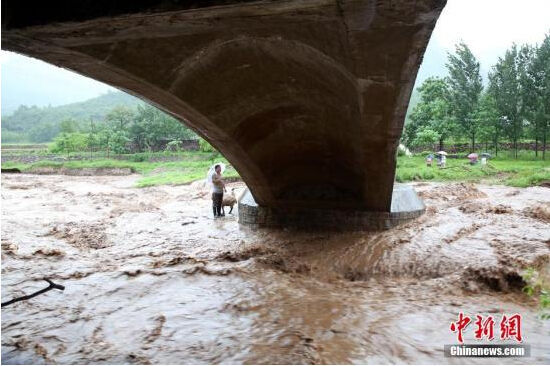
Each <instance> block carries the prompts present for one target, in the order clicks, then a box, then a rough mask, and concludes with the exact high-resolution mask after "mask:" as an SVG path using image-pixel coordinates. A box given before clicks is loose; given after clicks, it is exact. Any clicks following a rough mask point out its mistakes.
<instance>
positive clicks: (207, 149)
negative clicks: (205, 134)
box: [199, 137, 216, 152]
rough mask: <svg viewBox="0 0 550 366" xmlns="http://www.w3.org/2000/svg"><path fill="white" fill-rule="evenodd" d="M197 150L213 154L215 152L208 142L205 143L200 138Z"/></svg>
mask: <svg viewBox="0 0 550 366" xmlns="http://www.w3.org/2000/svg"><path fill="white" fill-rule="evenodd" d="M199 150H200V151H202V152H215V151H216V149H214V147H212V145H210V144H209V143H208V141H206V140H205V139H203V138H202V137H201V138H199Z"/></svg>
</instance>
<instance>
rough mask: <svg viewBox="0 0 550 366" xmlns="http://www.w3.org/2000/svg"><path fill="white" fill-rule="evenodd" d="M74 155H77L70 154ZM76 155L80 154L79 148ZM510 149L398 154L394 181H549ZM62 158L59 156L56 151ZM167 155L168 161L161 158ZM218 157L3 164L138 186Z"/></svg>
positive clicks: (196, 173)
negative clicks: (114, 171) (438, 161)
mask: <svg viewBox="0 0 550 366" xmlns="http://www.w3.org/2000/svg"><path fill="white" fill-rule="evenodd" d="M75 156H78V155H75ZM80 156H84V153H81V155H80ZM510 156H511V155H510V152H502V153H501V154H499V156H498V157H497V158H494V159H490V160H489V164H488V165H487V166H484V167H482V166H481V165H480V164H477V165H474V166H472V165H469V164H468V161H467V159H464V158H462V159H451V158H448V159H447V167H446V168H445V169H439V168H438V167H437V166H436V165H435V163H434V166H433V167H431V168H430V167H427V166H426V163H425V160H424V156H421V155H418V156H413V157H410V158H409V157H406V156H400V157H398V158H397V170H396V181H398V182H411V181H443V182H445V181H474V182H481V181H483V182H487V183H491V184H507V185H510V186H515V187H528V186H532V185H537V184H539V183H541V182H543V181H550V157H549V160H546V161H543V160H541V159H540V157H539V159H535V157H534V153H533V152H520V155H519V159H517V160H515V159H513V158H511V157H510ZM60 157H62V155H60ZM166 160H169V161H166ZM218 161H221V162H223V163H226V164H228V162H227V160H225V159H224V158H223V157H222V156H221V155H219V154H215V153H204V152H198V151H195V152H178V153H175V152H170V153H166V152H160V153H141V154H129V155H124V156H117V157H116V159H115V158H113V157H111V158H106V157H97V158H95V159H83V160H65V161H50V160H41V161H38V162H36V163H20V162H4V163H2V168H18V169H20V170H21V171H30V172H32V170H33V169H36V168H45V167H51V168H67V169H82V168H119V169H123V168H128V169H131V170H132V171H134V172H136V173H138V174H141V177H140V178H139V179H138V180H137V182H136V186H137V187H149V186H156V185H164V184H171V185H177V184H188V183H190V182H192V181H194V180H197V179H203V178H204V177H205V175H206V172H207V170H208V168H209V167H210V166H211V165H212V164H213V163H214V162H218ZM224 176H226V177H238V173H237V172H236V171H235V170H234V169H233V168H232V167H231V166H229V167H228V169H227V170H226V171H225V173H224Z"/></svg>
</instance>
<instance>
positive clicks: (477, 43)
mask: <svg viewBox="0 0 550 366" xmlns="http://www.w3.org/2000/svg"><path fill="white" fill-rule="evenodd" d="M548 33H550V0H448V2H447V6H446V7H445V9H443V12H442V13H441V16H440V18H439V20H438V22H437V25H436V27H435V29H434V32H433V34H432V39H433V40H434V41H437V42H438V43H439V44H440V45H442V46H443V47H445V48H447V49H449V50H454V45H455V44H456V43H457V42H458V41H460V40H463V41H464V42H465V43H466V44H467V45H468V46H469V47H470V49H471V50H472V52H473V53H474V55H476V57H478V58H480V59H481V60H482V61H485V60H484V58H486V57H490V56H492V55H494V54H502V53H503V52H502V50H505V49H507V48H509V47H510V46H511V44H512V43H513V42H515V43H517V44H523V43H529V44H535V43H541V42H542V40H543V39H544V36H545V35H546V34H548ZM490 61H491V62H492V63H494V62H495V61H496V60H492V59H491V60H490Z"/></svg>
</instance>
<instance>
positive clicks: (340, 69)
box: [2, 0, 445, 211]
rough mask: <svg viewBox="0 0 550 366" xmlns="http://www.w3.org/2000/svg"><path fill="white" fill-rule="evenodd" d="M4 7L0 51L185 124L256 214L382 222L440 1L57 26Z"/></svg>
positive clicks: (279, 7)
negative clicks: (310, 213) (363, 215)
mask: <svg viewBox="0 0 550 366" xmlns="http://www.w3.org/2000/svg"><path fill="white" fill-rule="evenodd" d="M6 3H8V4H7V5H6ZM11 3H14V1H4V2H3V3H2V6H3V12H4V13H5V12H6V9H7V12H8V17H7V18H8V20H7V21H4V18H3V24H2V27H3V32H2V47H3V48H5V49H8V50H13V51H15V52H20V53H23V54H27V55H30V56H33V57H37V58H40V59H43V60H45V61H47V62H50V63H53V64H54V65H58V66H62V67H66V68H69V69H72V70H74V71H76V72H79V73H81V74H84V75H86V76H90V77H92V78H95V79H98V80H100V81H103V82H106V83H108V84H111V85H113V86H115V87H118V88H120V89H123V90H125V91H128V92H130V93H132V94H134V95H137V96H139V97H141V98H143V99H146V100H148V101H149V102H152V103H153V104H155V105H157V106H159V107H160V108H162V109H163V110H165V111H167V112H169V113H171V114H172V115H174V116H176V117H178V118H180V119H183V120H185V121H186V123H187V124H189V125H190V127H192V128H193V129H194V130H195V131H197V132H198V133H199V134H201V135H202V136H203V137H205V138H206V139H207V140H208V141H210V142H211V143H212V144H213V145H214V146H215V147H216V148H218V149H219V150H220V151H221V152H222V153H223V154H224V155H225V156H226V157H227V158H228V160H229V161H230V162H231V163H232V164H233V165H234V166H235V168H236V169H237V170H238V171H239V173H240V174H241V176H242V177H243V179H244V180H245V181H246V182H247V184H248V186H249V188H250V190H251V192H252V194H253V195H254V198H255V199H256V201H257V202H258V203H259V204H260V205H263V206H266V207H278V208H284V207H292V208H297V207H300V208H326V209H353V210H367V211H389V209H390V203H391V192H392V187H393V179H394V173H395V149H396V145H397V142H398V139H399V137H400V135H401V131H402V126H403V120H404V116H405V112H406V108H407V104H408V99H409V96H410V93H411V88H412V86H413V84H414V80H415V77H416V72H417V69H418V66H419V64H420V61H421V58H422V55H423V52H424V49H425V47H426V44H427V42H428V39H429V36H430V34H431V31H432V29H433V27H434V25H435V22H436V20H437V17H438V16H439V13H440V11H441V10H442V8H443V6H444V3H445V1H444V0H416V1H413V0H399V1H395V0H391V1H390V0H378V1H375V0H355V1H344V0H339V1H338V0H330V1H329V0H311V1H297V0H290V1H257V2H245V3H237V2H231V1H229V2H228V1H225V2H223V3H224V4H223V5H219V4H214V5H217V6H205V7H202V8H198V9H189V7H190V6H186V5H185V4H186V2H185V1H183V2H181V3H180V4H179V5H177V4H176V5H174V4H172V5H170V6H171V7H170V8H169V9H168V11H166V7H159V8H155V7H154V6H151V4H150V3H155V2H154V1H153V2H151V1H148V2H147V3H148V5H147V6H146V5H144V6H143V8H142V9H140V8H139V6H137V7H136V6H135V5H133V8H132V10H131V11H130V10H126V9H123V10H120V9H118V10H120V12H122V13H123V14H117V9H113V8H112V7H113V6H116V5H112V4H111V5H107V4H106V8H105V10H104V12H105V14H104V16H98V15H97V14H95V13H94V14H88V15H86V14H85V13H83V14H80V13H79V14H80V15H78V17H77V19H75V15H74V13H70V11H67V10H66V14H67V15H66V18H63V16H62V15H59V14H57V15H56V18H55V19H54V20H55V22H53V20H52V21H51V22H50V21H49V20H48V19H47V17H46V19H42V18H41V19H39V20H36V19H34V18H32V19H28V20H27V22H25V17H24V15H25V14H22V13H21V11H22V10H18V9H19V8H18V7H17V6H13V7H11V8H10V4H11ZM61 3H62V2H61ZM122 3H124V2H122ZM159 3H162V2H159ZM213 3H216V1H214V2H213ZM227 3H230V4H227ZM71 4H72V3H71ZM65 5H67V4H65ZM153 5H154V4H153ZM68 6H75V5H68ZM109 6H111V8H109ZM178 6H179V8H178ZM97 11H99V12H100V10H97ZM71 14H73V15H71ZM112 14H115V15H112ZM59 17H61V19H59ZM37 23H38V24H37Z"/></svg>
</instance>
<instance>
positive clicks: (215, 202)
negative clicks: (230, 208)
mask: <svg viewBox="0 0 550 366" xmlns="http://www.w3.org/2000/svg"><path fill="white" fill-rule="evenodd" d="M224 191H227V190H226V189H225V183H224V182H223V178H222V167H221V166H220V165H219V164H216V166H215V167H214V174H212V211H213V212H214V218H216V217H221V216H225V215H222V202H223V192H224Z"/></svg>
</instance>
